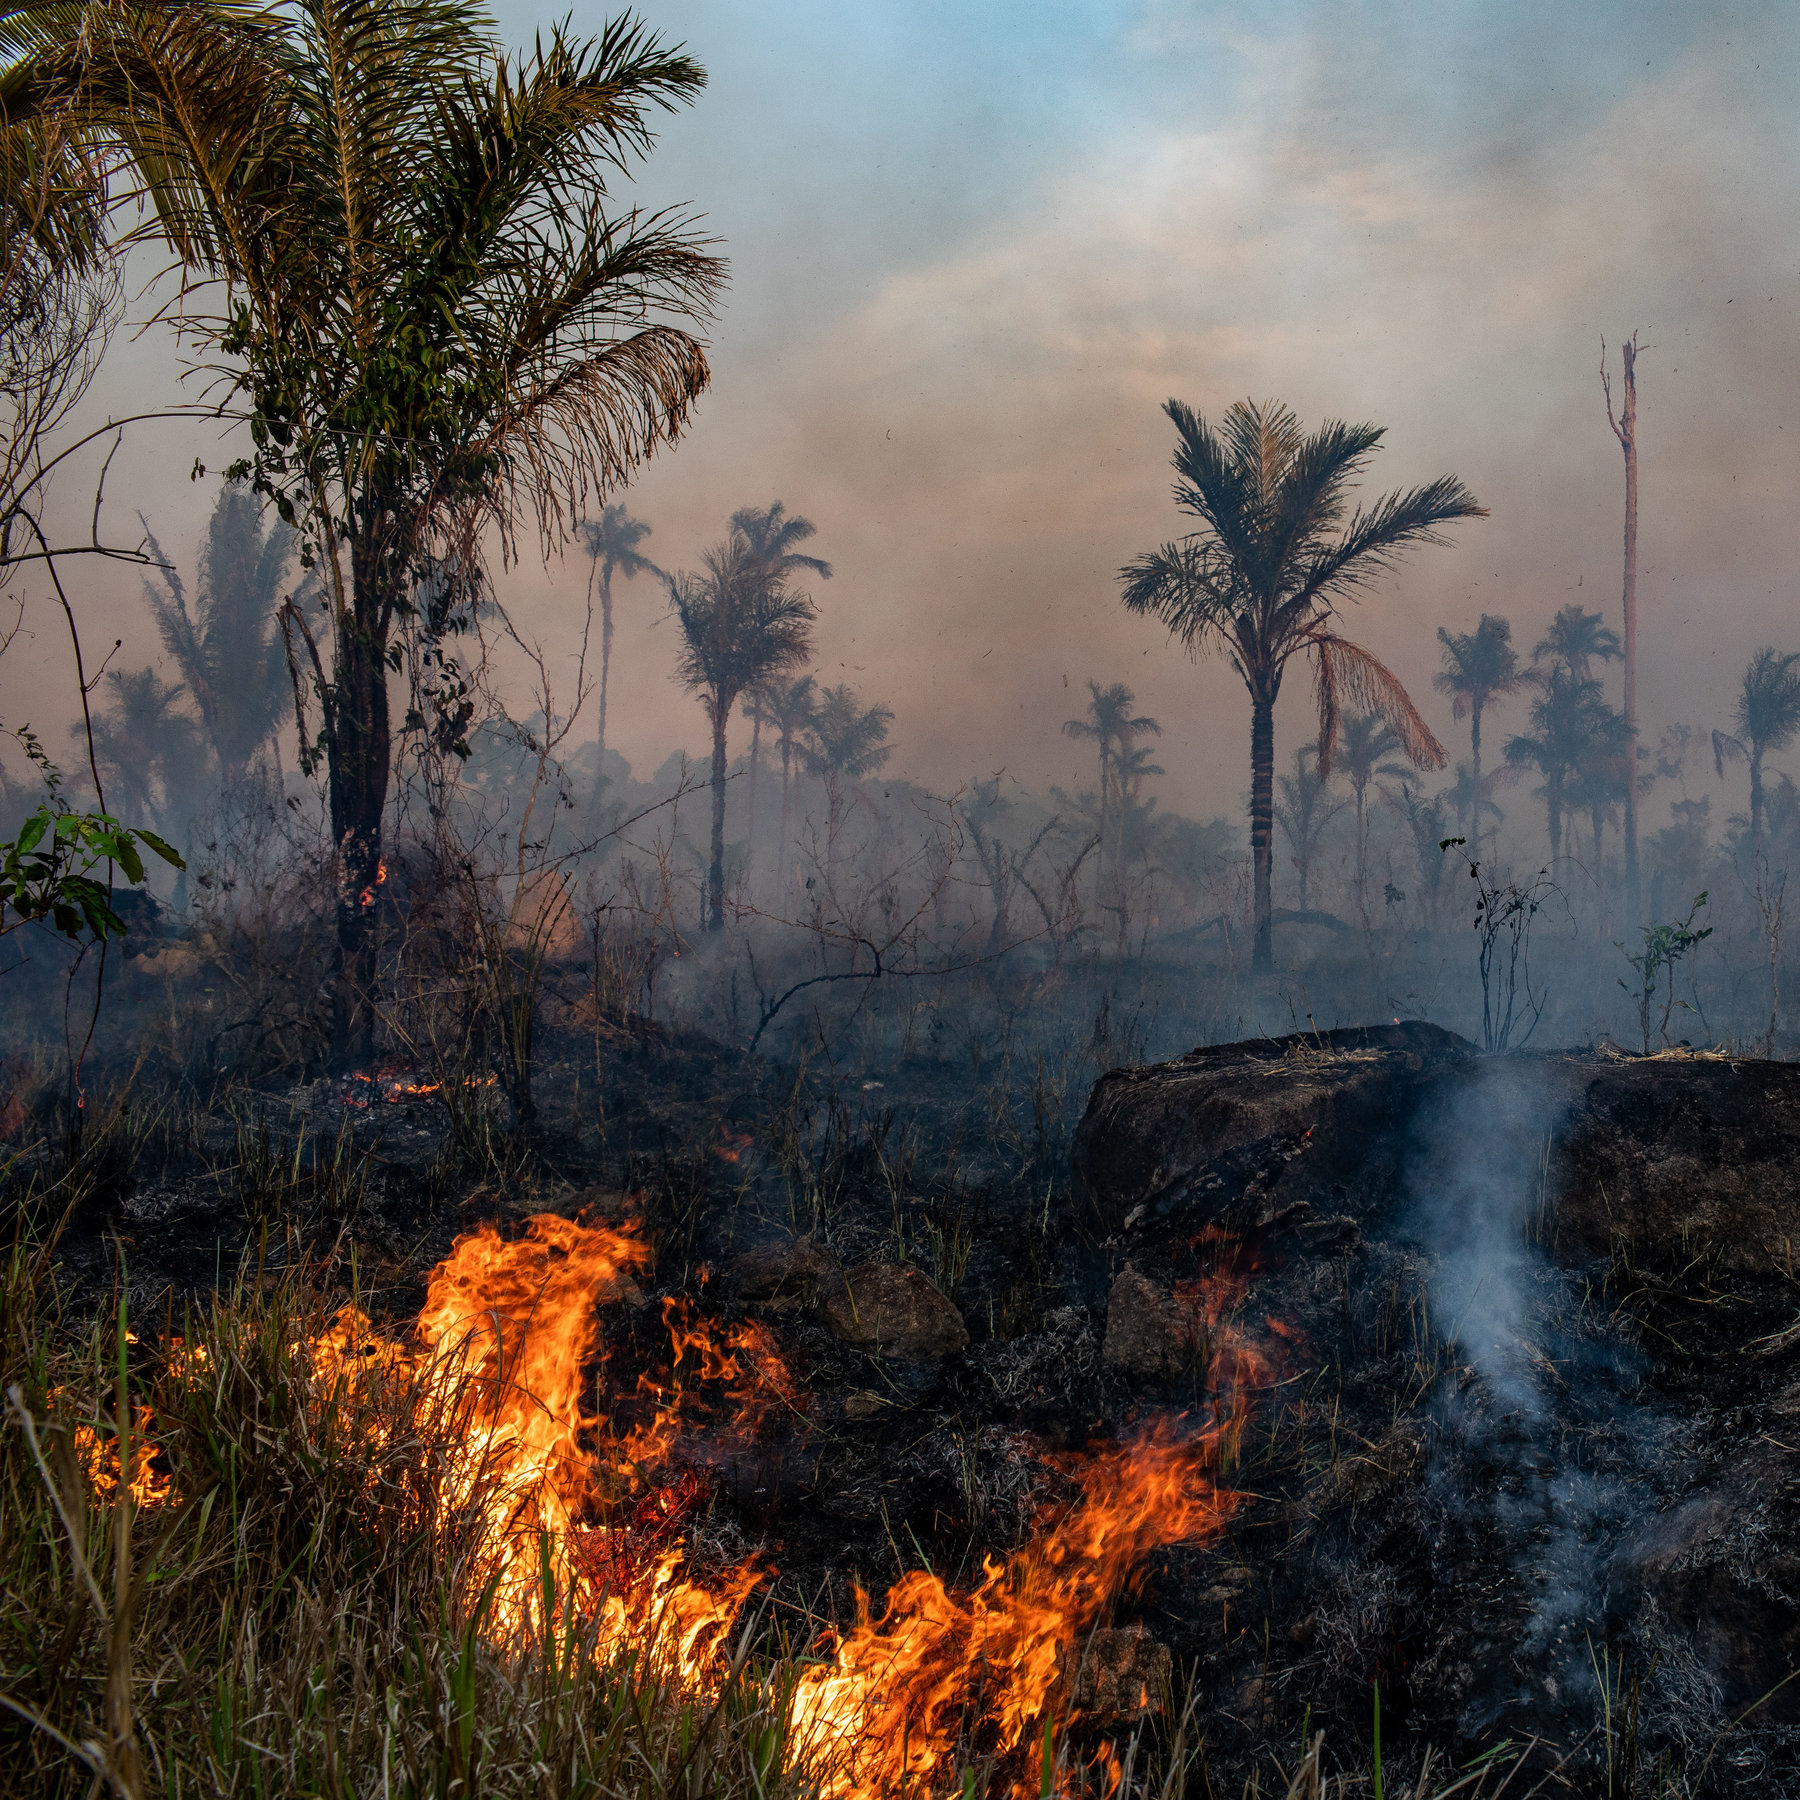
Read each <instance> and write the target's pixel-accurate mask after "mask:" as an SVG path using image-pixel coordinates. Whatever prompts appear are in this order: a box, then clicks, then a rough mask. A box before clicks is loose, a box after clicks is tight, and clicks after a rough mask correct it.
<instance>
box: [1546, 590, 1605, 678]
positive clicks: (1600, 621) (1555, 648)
mask: <svg viewBox="0 0 1800 1800" xmlns="http://www.w3.org/2000/svg"><path fill="white" fill-rule="evenodd" d="M1618 655H1619V634H1618V633H1617V632H1616V631H1614V630H1613V628H1612V627H1611V626H1610V625H1608V624H1607V623H1606V622H1605V620H1604V618H1603V617H1602V615H1601V614H1599V613H1597V612H1588V611H1586V610H1585V609H1583V608H1582V607H1581V606H1579V605H1577V604H1576V603H1575V602H1574V601H1570V603H1569V604H1568V605H1567V606H1565V607H1564V608H1563V609H1562V610H1561V611H1560V612H1559V613H1557V615H1556V617H1555V618H1553V619H1552V620H1551V621H1550V628H1549V629H1548V630H1547V631H1546V632H1545V633H1544V635H1543V636H1542V637H1541V638H1539V639H1538V641H1537V642H1536V643H1535V644H1534V645H1533V646H1532V649H1531V660H1532V662H1533V663H1534V664H1535V665H1537V667H1538V669H1539V670H1540V672H1541V671H1542V670H1544V669H1547V668H1554V667H1555V666H1556V665H1557V664H1558V663H1561V664H1562V665H1563V667H1564V668H1566V669H1568V670H1570V671H1571V673H1573V675H1574V677H1575V679H1576V680H1577V681H1586V680H1588V679H1589V678H1590V677H1591V676H1592V674H1593V672H1594V671H1593V667H1592V665H1593V664H1594V663H1597V662H1612V661H1613V660H1614V659H1615V658H1617V656H1618ZM1540 679H1541V674H1540Z"/></svg>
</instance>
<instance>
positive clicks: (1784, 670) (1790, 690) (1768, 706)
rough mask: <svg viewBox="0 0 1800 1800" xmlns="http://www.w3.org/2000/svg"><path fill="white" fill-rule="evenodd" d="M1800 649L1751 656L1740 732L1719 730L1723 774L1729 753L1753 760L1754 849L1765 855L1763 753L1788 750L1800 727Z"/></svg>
mask: <svg viewBox="0 0 1800 1800" xmlns="http://www.w3.org/2000/svg"><path fill="white" fill-rule="evenodd" d="M1797 665H1800V652H1790V653H1789V654H1788V655H1786V656H1783V655H1781V654H1780V652H1779V651H1777V650H1776V648H1775V646H1774V645H1773V644H1767V645H1765V646H1764V647H1763V648H1762V649H1761V650H1759V651H1757V653H1756V654H1755V655H1754V656H1753V657H1751V659H1750V665H1749V667H1748V668H1746V669H1745V670H1744V684H1743V686H1742V687H1741V688H1740V689H1739V690H1738V697H1737V735H1736V736H1735V737H1732V736H1729V735H1727V734H1726V733H1725V732H1723V731H1715V732H1714V733H1713V739H1712V741H1713V766H1714V768H1715V769H1717V771H1718V772H1719V774H1720V775H1721V776H1723V775H1724V773H1725V759H1726V758H1727V757H1728V756H1729V757H1730V758H1731V759H1732V760H1733V761H1734V762H1747V763H1749V765H1750V854H1751V855H1752V857H1760V856H1761V855H1762V840H1763V774H1762V770H1763V756H1764V754H1765V753H1766V752H1767V751H1770V750H1785V749H1786V748H1787V747H1788V745H1789V744H1791V743H1792V742H1793V741H1794V737H1795V734H1796V733H1800V666H1797Z"/></svg>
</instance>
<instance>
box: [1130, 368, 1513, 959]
mask: <svg viewBox="0 0 1800 1800" xmlns="http://www.w3.org/2000/svg"><path fill="white" fill-rule="evenodd" d="M1164 411H1165V412H1167V414H1168V416H1169V418H1170V420H1171V421H1172V422H1173V424H1174V426H1175V429H1176V432H1177V434H1178V437H1179V442H1178V444H1177V446H1176V450H1175V458H1174V462H1175V468H1176V471H1177V472H1178V474H1179V475H1180V477H1181V480H1180V481H1179V482H1178V483H1177V484H1176V488H1175V502H1176V504H1177V505H1178V506H1180V507H1182V508H1183V509H1184V510H1185V511H1188V512H1191V513H1193V514H1194V515H1195V516H1196V517H1198V518H1199V520H1200V522H1201V526H1200V529H1199V530H1198V531H1197V532H1195V533H1194V534H1193V535H1192V536H1190V537H1187V538H1184V539H1182V540H1181V541H1180V542H1178V543H1170V544H1165V545H1163V547H1162V548H1161V549H1160V550H1155V551H1152V552H1150V553H1148V554H1147V555H1144V556H1140V557H1139V558H1138V559H1137V560H1136V561H1135V562H1133V563H1131V564H1129V565H1128V566H1127V567H1126V568H1124V569H1123V570H1121V571H1120V580H1121V582H1122V585H1123V599H1124V602H1125V604H1126V606H1127V607H1128V608H1130V609H1131V610H1132V611H1133V612H1139V613H1146V614H1149V615H1151V616H1153V617H1155V618H1159V619H1161V620H1162V621H1163V622H1164V623H1165V624H1166V625H1167V626H1168V627H1169V630H1170V632H1171V633H1172V634H1173V635H1174V636H1175V637H1176V638H1177V639H1179V640H1180V641H1181V643H1183V644H1184V645H1185V646H1186V647H1187V648H1188V649H1190V650H1196V651H1197V650H1199V649H1200V648H1202V647H1203V646H1211V647H1215V648H1217V649H1219V650H1222V651H1223V653H1224V654H1225V656H1226V657H1227V658H1228V659H1229V661H1230V662H1231V665H1232V666H1233V667H1234V668H1235V669H1236V670H1237V672H1238V674H1239V675H1240V676H1241V677H1242V679H1243V682H1244V686H1245V687H1246V688H1247V689H1248V690H1249V693H1250V847H1251V853H1252V857H1253V859H1254V864H1255V904H1256V939H1255V947H1254V951H1253V956H1252V962H1253V966H1254V967H1255V968H1256V969H1257V970H1258V971H1267V970H1269V969H1271V968H1272V967H1273V966H1274V945H1273V938H1272V924H1273V919H1272V905H1273V900H1272V890H1271V867H1270V862H1271V836H1272V831H1273V826H1274V804H1275V789H1274V778H1275V701H1276V698H1277V697H1278V696H1279V694H1280V692H1281V681H1282V676H1283V675H1284V674H1285V673H1286V671H1287V665H1288V663H1289V662H1290V661H1291V660H1292V659H1293V658H1294V657H1295V656H1297V655H1299V654H1301V653H1302V652H1310V653H1311V655H1312V656H1313V658H1314V678H1315V681H1316V684H1317V689H1318V698H1319V739H1318V742H1319V763H1320V773H1321V774H1322V775H1324V774H1329V773H1330V768H1331V760H1332V757H1333V756H1334V754H1335V753H1336V750H1337V737H1338V711H1339V706H1340V703H1341V701H1342V700H1344V699H1348V700H1351V701H1352V702H1354V703H1356V704H1358V705H1359V706H1361V707H1362V709H1363V710H1364V711H1366V712H1376V713H1380V714H1381V715H1382V717H1383V718H1385V719H1387V720H1388V722H1389V723H1390V724H1391V725H1392V726H1393V727H1394V729H1395V731H1396V732H1398V733H1399V736H1400V740H1401V746H1402V748H1403V750H1404V751H1405V754H1406V756H1407V758H1408V759H1409V760H1410V761H1411V762H1412V763H1413V764H1414V765H1415V766H1416V767H1420V768H1442V767H1443V764H1444V750H1443V746H1442V745H1441V744H1439V743H1438V741H1437V739H1436V738H1435V737H1433V736H1432V734H1431V730H1430V728H1429V727H1428V726H1427V725H1426V723H1425V721H1424V720H1423V719H1422V718H1421V717H1420V716H1419V712H1418V708H1417V707H1415V706H1414V705H1413V703H1412V700H1411V699H1410V697H1409V696H1408V695H1407V692H1406V690H1405V689H1404V688H1403V687H1402V686H1401V685H1400V682H1399V681H1398V679H1397V678H1396V677H1395V676H1394V675H1393V673H1392V672H1391V671H1390V670H1389V669H1387V668H1386V667H1385V666H1384V665H1383V664H1382V663H1381V662H1379V661H1378V660H1377V659H1376V658H1375V657H1373V656H1371V655H1370V654H1369V652H1368V651H1367V650H1364V649H1362V648H1361V647H1360V646H1359V645H1356V644H1352V643H1350V642H1349V641H1348V640H1347V639H1346V638H1343V637H1341V636H1340V635H1339V634H1338V632H1337V630H1336V624H1337V608H1338V606H1339V605H1340V604H1341V603H1342V602H1343V601H1345V600H1348V599H1350V598H1351V597H1353V596H1354V594H1355V593H1356V592H1357V590H1358V589H1359V588H1361V587H1364V586H1366V585H1367V584H1368V583H1369V582H1370V581H1372V580H1373V579H1374V578H1375V576H1376V575H1377V574H1379V573H1380V572H1381V571H1382V570H1384V569H1386V568H1389V567H1391V566H1392V564H1393V562H1394V560H1395V559H1396V557H1397V556H1398V555H1399V553H1400V552H1401V551H1402V550H1403V549H1405V548H1406V547H1407V546H1409V545H1412V544H1435V543H1441V542H1442V541H1443V539H1442V538H1441V536H1440V535H1439V528H1440V527H1441V526H1443V525H1446V524H1448V523H1450V522H1451V521H1452V520H1455V519H1466V518H1478V517H1482V516H1484V509H1483V508H1482V507H1481V506H1479V505H1477V504H1476V501H1475V497H1474V495H1473V494H1471V493H1470V492H1469V490H1468V489H1467V488H1466V487H1464V486H1463V484H1462V482H1460V481H1459V480H1457V478H1456V477H1455V476H1453V475H1444V476H1440V477H1439V478H1438V479H1437V480H1436V481H1433V482H1430V483H1428V484H1427V485H1426V486H1424V487H1421V488H1415V489H1413V490H1412V491H1411V492H1410V493H1404V494H1390V495H1387V496H1386V497H1385V498H1383V499H1381V500H1378V501H1376V502H1375V503H1374V505H1372V506H1370V507H1367V508H1362V507H1358V508H1357V509H1356V510H1355V511H1354V512H1353V513H1351V514H1350V515H1349V517H1348V518H1346V517H1345V509H1346V506H1347V504H1348V502H1347V497H1346V496H1347V490H1348V488H1349V486H1350V484H1351V482H1352V481H1353V479H1354V478H1355V476H1356V475H1357V474H1358V472H1359V471H1360V470H1361V469H1362V468H1363V466H1364V465H1365V464H1366V463H1367V461H1368V460H1369V457H1370V456H1371V455H1372V454H1373V453H1374V451H1375V449H1376V446H1377V445H1378V444H1379V443H1380V442H1381V438H1382V435H1383V434H1382V430H1381V428H1380V427H1379V426H1376V425H1345V424H1342V423H1340V422H1338V421H1336V420H1331V421H1328V422H1327V423H1326V424H1325V425H1323V426H1322V427H1320V429H1319V430H1318V431H1316V432H1314V433H1313V434H1312V435H1311V436H1308V435H1307V434H1306V433H1305V432H1304V431H1303V430H1302V429H1301V427H1300V423H1299V421H1298V420H1297V419H1296V418H1295V417H1294V415H1293V413H1291V412H1290V411H1289V410H1288V409H1287V408H1286V407H1285V406H1280V405H1277V404H1276V403H1274V402H1264V403H1263V404H1261V405H1258V404H1256V403H1255V402H1253V401H1248V400H1242V401H1238V402H1237V403H1236V404H1234V405H1232V406H1231V407H1229V408H1227V410H1226V413H1225V416H1224V418H1223V420H1222V421H1221V423H1220V425H1219V427H1218V428H1216V429H1215V428H1214V427H1213V426H1212V425H1210V424H1208V423H1207V421H1206V420H1205V419H1203V418H1201V417H1200V416H1199V415H1198V414H1196V413H1195V412H1194V411H1193V409H1192V408H1191V407H1188V406H1185V405H1184V404H1183V403H1182V402H1181V401H1179V400H1171V401H1169V402H1168V404H1167V405H1166V407H1165V408H1164Z"/></svg>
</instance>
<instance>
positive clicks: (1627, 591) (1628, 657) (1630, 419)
mask: <svg viewBox="0 0 1800 1800" xmlns="http://www.w3.org/2000/svg"><path fill="white" fill-rule="evenodd" d="M1619 353H1620V357H1621V360H1622V361H1623V363H1624V379H1623V382H1622V384H1621V389H1620V395H1619V399H1620V405H1619V411H1618V414H1617V416H1616V417H1615V416H1614V413H1613V395H1612V378H1611V377H1610V376H1609V375H1608V374H1607V372H1606V339H1605V338H1602V339H1601V340H1600V391H1601V392H1602V393H1603V394H1604V395H1605V396H1606V422H1607V424H1608V425H1610V426H1611V427H1612V433H1613V436H1614V437H1616V438H1617V439H1618V440H1619V448H1620V450H1622V451H1623V452H1624V455H1625V579H1624V611H1625V891H1626V894H1627V895H1628V897H1629V899H1630V901H1631V904H1632V905H1633V906H1635V905H1636V904H1637V892H1638V832H1637V753H1638V750H1637V742H1638V717H1637V533H1638V453H1637V358H1638V341H1637V333H1636V332H1635V331H1634V332H1633V333H1632V334H1631V336H1630V337H1629V338H1627V339H1626V340H1625V342H1624V343H1622V344H1621V345H1620V346H1619Z"/></svg>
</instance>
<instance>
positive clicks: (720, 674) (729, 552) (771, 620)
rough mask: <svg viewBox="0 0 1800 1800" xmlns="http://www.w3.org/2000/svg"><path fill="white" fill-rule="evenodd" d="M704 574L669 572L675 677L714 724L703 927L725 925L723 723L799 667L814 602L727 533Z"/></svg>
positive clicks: (808, 650)
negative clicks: (747, 699)
mask: <svg viewBox="0 0 1800 1800" xmlns="http://www.w3.org/2000/svg"><path fill="white" fill-rule="evenodd" d="M701 561H702V563H703V564H704V572H703V573H701V574H698V575H690V574H682V575H672V576H670V577H669V600H670V604H671V606H672V607H673V609H674V612H675V616H676V618H677V619H678V620H679V621H680V624H681V655H680V658H679V660H678V661H677V663H676V669H675V672H676V678H677V679H678V680H679V681H680V682H681V683H682V684H683V685H684V686H686V687H688V688H691V689H692V690H693V691H694V692H695V693H697V694H698V695H699V696H700V703H701V705H702V706H703V707H704V708H705V710H706V716H707V721H708V723H709V724H710V725H711V726H712V857H711V861H710V863H709V865H708V871H707V918H706V925H707V929H708V930H709V931H721V930H723V929H724V926H725V767H726V764H725V727H726V724H727V722H728V721H729V720H730V718H731V709H732V708H733V707H734V706H736V705H737V703H738V700H739V698H740V697H741V696H742V695H743V694H744V692H745V690H746V689H748V688H752V687H754V686H756V685H757V683H759V682H763V681H767V680H769V679H770V678H771V677H773V676H778V675H783V674H786V673H788V672H789V671H791V670H793V669H797V668H799V667H800V666H801V665H802V664H804V663H805V662H806V661H807V660H808V659H809V658H810V657H811V655H812V622H813V619H814V617H815V614H814V611H813V604H812V602H811V601H810V600H809V599H808V598H807V597H806V595H804V594H803V593H801V592H799V590H798V589H796V588H793V587H790V586H789V585H788V583H787V582H786V581H785V580H784V579H782V578H781V577H779V576H776V577H771V576H770V575H769V573H768V571H767V569H766V567H765V565H764V564H763V563H761V562H760V561H759V560H757V559H756V558H755V557H753V556H752V554H751V553H750V549H749V546H748V544H747V543H746V541H745V539H744V537H743V535H742V534H741V533H739V532H735V531H734V532H733V533H732V534H731V536H730V537H729V538H728V539H727V540H726V541H725V542H724V543H723V544H717V545H714V546H713V548H712V549H710V550H708V551H707V552H706V553H705V555H704V556H703V557H702V558H701Z"/></svg>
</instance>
